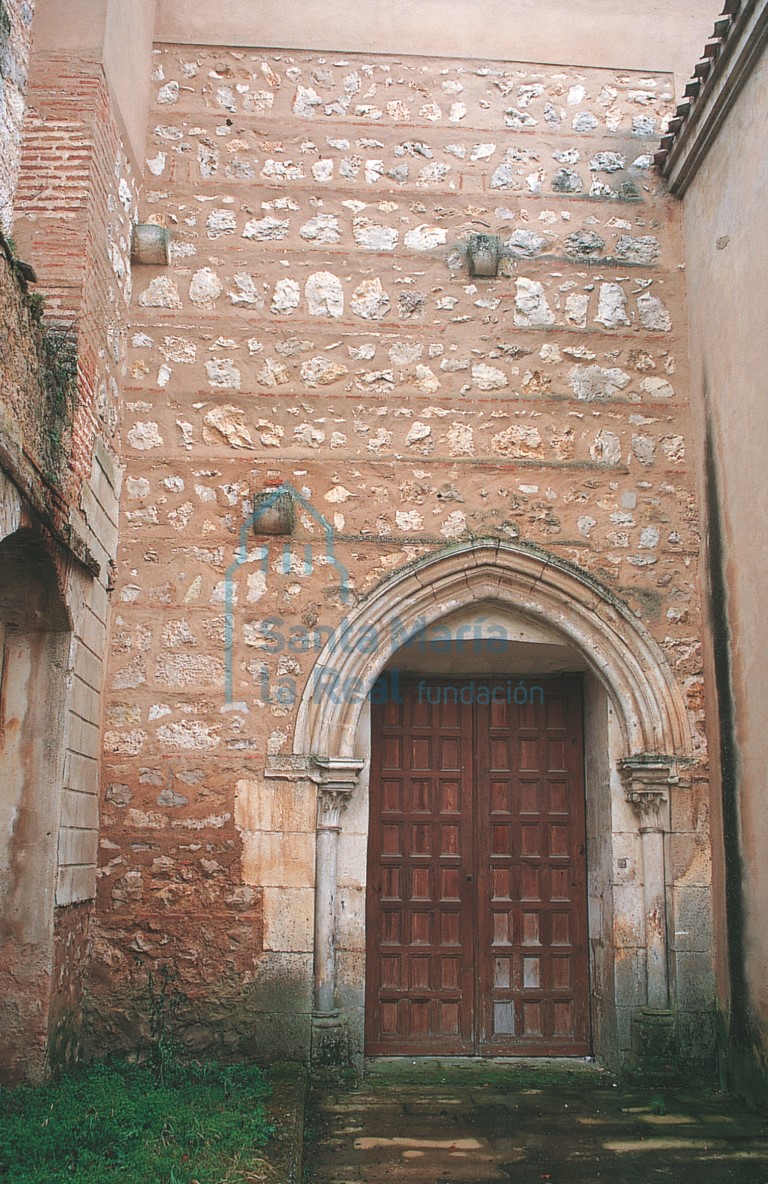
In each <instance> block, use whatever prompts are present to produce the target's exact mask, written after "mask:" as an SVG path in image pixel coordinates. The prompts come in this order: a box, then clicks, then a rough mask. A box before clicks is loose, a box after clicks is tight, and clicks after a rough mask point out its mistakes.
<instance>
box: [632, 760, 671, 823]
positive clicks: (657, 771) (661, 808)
mask: <svg viewBox="0 0 768 1184" xmlns="http://www.w3.org/2000/svg"><path fill="white" fill-rule="evenodd" d="M619 773H620V774H621V780H622V784H623V786H624V795H625V797H626V799H627V801H628V802H629V803H630V805H632V806H633V807H634V809H635V811H636V813H637V815H638V818H639V821H640V830H641V831H643V830H656V831H659V830H665V829H666V826H667V806H668V803H669V787H670V786H671V785H676V784H677V782H678V775H677V769H676V766H675V761H674V760H673V759H672V758H671V757H664V756H654V755H651V754H650V753H639V754H637V755H636V756H630V757H625V758H624V759H623V760H620V761H619Z"/></svg>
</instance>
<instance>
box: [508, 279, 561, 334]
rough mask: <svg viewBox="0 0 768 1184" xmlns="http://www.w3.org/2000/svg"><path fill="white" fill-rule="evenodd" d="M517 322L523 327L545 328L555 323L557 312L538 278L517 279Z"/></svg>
mask: <svg viewBox="0 0 768 1184" xmlns="http://www.w3.org/2000/svg"><path fill="white" fill-rule="evenodd" d="M516 287H517V295H516V297H515V324H516V325H520V326H521V327H523V328H543V327H546V326H548V325H553V324H554V322H555V314H554V313H553V312H552V310H551V308H550V307H549V304H548V303H547V299H546V296H545V295H544V288H543V285H542V284H540V283H539V281H538V280H529V279H525V278H523V277H521V278H520V279H518V280H517V281H516Z"/></svg>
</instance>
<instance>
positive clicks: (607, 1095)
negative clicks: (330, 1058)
mask: <svg viewBox="0 0 768 1184" xmlns="http://www.w3.org/2000/svg"><path fill="white" fill-rule="evenodd" d="M767 1135H768V1119H766V1118H765V1117H762V1116H760V1115H756V1114H752V1113H750V1112H749V1111H746V1110H743V1109H741V1108H740V1107H739V1106H738V1105H736V1104H735V1103H734V1102H732V1101H731V1100H730V1099H729V1098H727V1097H726V1096H725V1095H723V1094H720V1093H717V1092H716V1091H715V1090H713V1089H706V1088H701V1089H696V1088H684V1087H681V1086H674V1085H670V1086H665V1087H659V1086H637V1085H635V1086H631V1085H626V1084H623V1083H620V1082H619V1081H618V1080H617V1079H616V1078H615V1077H612V1076H611V1074H610V1073H608V1072H606V1071H604V1070H603V1069H601V1068H600V1067H599V1066H596V1065H594V1064H592V1063H590V1062H585V1061H578V1062H574V1061H569V1062H561V1061H551V1060H547V1059H536V1060H535V1061H532V1060H530V1059H527V1060H525V1061H506V1060H505V1061H492V1062H489V1061H487V1060H486V1061H475V1060H471V1059H470V1060H467V1059H464V1060H451V1059H442V1058H423V1059H419V1060H417V1061H412V1060H406V1059H399V1058H398V1059H397V1060H395V1059H394V1058H393V1059H387V1060H384V1059H382V1060H377V1061H374V1062H371V1063H370V1064H369V1065H368V1066H367V1069H366V1074H365V1076H364V1079H363V1081H362V1082H361V1083H359V1084H357V1085H356V1086H354V1087H348V1088H340V1087H328V1086H326V1087H316V1088H315V1089H314V1090H313V1092H312V1095H311V1137H310V1139H309V1141H308V1149H307V1152H306V1172H305V1184H385V1182H386V1184H393V1182H395V1181H396V1182H403V1184H470V1182H471V1184H490V1182H491V1181H494V1182H496V1181H500V1180H501V1181H507V1182H509V1181H512V1182H513V1184H540V1182H542V1181H544V1182H547V1184H593V1182H594V1181H596V1180H606V1181H611V1184H655V1182H656V1181H658V1182H663V1181H664V1180H669V1181H675V1184H694V1182H695V1184H768V1138H767Z"/></svg>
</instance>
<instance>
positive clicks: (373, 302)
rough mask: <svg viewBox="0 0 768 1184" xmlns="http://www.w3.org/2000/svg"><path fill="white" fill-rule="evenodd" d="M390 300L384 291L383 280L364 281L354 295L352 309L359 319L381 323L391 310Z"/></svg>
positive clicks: (351, 301)
mask: <svg viewBox="0 0 768 1184" xmlns="http://www.w3.org/2000/svg"><path fill="white" fill-rule="evenodd" d="M390 307H391V305H390V300H389V295H388V294H387V292H385V291H384V288H383V286H382V283H381V280H380V279H379V278H378V276H377V277H376V279H373V280H363V281H362V282H361V283H359V284H358V285H357V287H356V288H355V290H354V292H353V293H352V299H351V300H350V308H351V309H352V312H353V313H354V314H355V316H357V317H362V318H363V320H368V321H380V320H382V318H383V317H385V316H386V315H387V313H388V312H389V310H390Z"/></svg>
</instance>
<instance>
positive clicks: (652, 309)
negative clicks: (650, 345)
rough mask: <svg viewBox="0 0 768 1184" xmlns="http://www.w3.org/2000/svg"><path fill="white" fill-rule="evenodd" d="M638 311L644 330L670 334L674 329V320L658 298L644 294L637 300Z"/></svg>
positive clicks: (647, 293) (648, 293)
mask: <svg viewBox="0 0 768 1184" xmlns="http://www.w3.org/2000/svg"><path fill="white" fill-rule="evenodd" d="M637 311H638V313H639V315H640V320H641V322H642V325H643V328H645V329H649V330H651V332H657V333H668V332H669V331H670V329H671V328H672V318H671V317H670V315H669V312H668V310H667V309H666V308H665V307H664V305H663V304H662V303H661V301H660V300H659V298H658V297H657V296H652V295H651V294H650V292H643V294H642V296H638V298H637Z"/></svg>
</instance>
